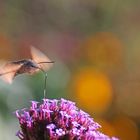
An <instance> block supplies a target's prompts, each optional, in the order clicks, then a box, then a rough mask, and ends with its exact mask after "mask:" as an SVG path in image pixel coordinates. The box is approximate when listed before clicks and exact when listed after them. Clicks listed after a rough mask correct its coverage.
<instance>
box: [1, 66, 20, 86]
mask: <svg viewBox="0 0 140 140" xmlns="http://www.w3.org/2000/svg"><path fill="white" fill-rule="evenodd" d="M20 67H21V65H19V64H14V63H7V64H5V65H3V66H2V67H1V68H0V78H1V79H2V80H4V81H5V82H7V83H9V84H11V83H12V81H13V79H14V77H15V75H16V72H17V70H18V69H20Z"/></svg>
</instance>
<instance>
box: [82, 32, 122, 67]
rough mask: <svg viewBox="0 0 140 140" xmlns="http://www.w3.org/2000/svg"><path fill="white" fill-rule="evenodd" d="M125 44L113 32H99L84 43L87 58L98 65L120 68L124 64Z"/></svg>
mask: <svg viewBox="0 0 140 140" xmlns="http://www.w3.org/2000/svg"><path fill="white" fill-rule="evenodd" d="M123 47H124V46H123V45H122V43H121V41H120V40H119V39H118V38H117V37H116V36H115V35H114V34H112V33H109V32H98V33H96V34H95V35H94V36H90V37H89V38H87V39H86V41H85V42H84V43H83V49H84V51H83V52H84V55H85V57H86V59H87V60H88V61H90V62H92V63H94V64H95V65H97V66H101V67H105V68H109V67H111V68H120V66H122V62H123V61H122V58H123Z"/></svg>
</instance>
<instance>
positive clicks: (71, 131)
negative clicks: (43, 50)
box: [16, 99, 118, 140]
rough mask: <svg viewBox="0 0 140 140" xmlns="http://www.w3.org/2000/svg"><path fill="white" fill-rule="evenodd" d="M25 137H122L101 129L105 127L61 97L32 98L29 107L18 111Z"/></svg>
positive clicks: (24, 139) (63, 139)
mask: <svg viewBox="0 0 140 140" xmlns="http://www.w3.org/2000/svg"><path fill="white" fill-rule="evenodd" d="M16 117H17V118H18V119H19V123H20V127H21V130H19V131H18V132H17V136H18V137H19V139H21V140H118V139H117V138H115V137H113V138H109V137H108V136H106V135H104V134H102V133H101V132H99V130H98V128H100V127H101V126H100V125H99V124H98V123H96V122H94V120H93V119H92V118H91V117H90V116H89V114H87V113H85V112H84V111H82V110H79V109H78V108H77V107H76V106H75V103H74V102H71V101H68V100H65V99H60V100H55V99H53V100H51V99H43V103H42V104H40V103H38V102H36V101H32V105H31V107H30V108H29V109H23V110H21V111H18V110H17V111H16Z"/></svg>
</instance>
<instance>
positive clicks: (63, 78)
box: [0, 0, 140, 140]
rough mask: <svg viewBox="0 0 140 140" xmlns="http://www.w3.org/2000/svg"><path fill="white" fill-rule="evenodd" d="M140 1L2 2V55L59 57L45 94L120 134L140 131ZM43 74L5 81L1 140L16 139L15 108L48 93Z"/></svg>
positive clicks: (126, 136)
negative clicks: (32, 48) (33, 53)
mask: <svg viewBox="0 0 140 140" xmlns="http://www.w3.org/2000/svg"><path fill="white" fill-rule="evenodd" d="M139 5H140V1H138V0H133V1H132V0H127V1H122V0H106V1H103V0H59V1H58V0H30V1H29V0H24V1H21V0H14V1H11V0H6V1H4V0H0V60H1V61H3V60H6V61H11V60H18V59H23V58H30V46H31V45H33V46H35V47H36V48H38V49H40V50H41V51H43V52H44V53H45V54H46V55H47V56H48V57H49V58H50V59H51V60H54V61H55V64H54V66H53V68H52V69H51V70H50V71H49V72H48V79H47V98H57V99H60V98H66V99H69V100H72V101H74V102H76V104H77V106H78V107H79V108H81V109H82V110H84V111H86V112H88V113H89V114H90V115H91V116H92V117H93V118H94V119H95V120H96V121H97V122H98V123H100V124H101V125H102V128H101V131H102V132H103V133H105V134H107V135H109V136H117V137H119V138H120V139H121V140H139V139H140V138H139V134H140V109H139V107H140V70H139V68H140V46H139V44H140V39H139V38H140V26H139V25H140V16H139V15H140V8H139ZM43 87H44V76H43V74H42V73H37V74H35V75H33V76H29V75H26V74H24V75H20V76H18V77H16V78H15V80H14V82H13V84H12V85H8V84H6V83H4V82H3V81H2V80H1V81H0V140H18V138H17V137H16V136H15V134H16V132H17V130H18V129H19V125H18V120H17V119H16V118H15V116H14V113H13V112H14V111H15V110H17V109H22V108H26V107H29V106H30V101H31V100H37V101H41V100H42V98H43Z"/></svg>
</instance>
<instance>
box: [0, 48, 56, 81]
mask: <svg viewBox="0 0 140 140" xmlns="http://www.w3.org/2000/svg"><path fill="white" fill-rule="evenodd" d="M31 56H32V59H23V60H18V61H12V62H8V63H6V64H5V65H4V66H2V67H1V68H0V77H1V78H2V79H3V80H4V81H5V82H7V83H12V81H13V79H14V78H15V77H16V76H17V75H19V74H23V73H28V74H34V73H36V72H38V71H40V70H41V71H42V72H46V71H47V70H49V69H50V67H51V66H52V65H53V63H54V61H51V60H50V59H49V58H48V57H47V56H46V55H45V54H44V53H42V52H41V51H39V50H38V49H36V48H34V47H31Z"/></svg>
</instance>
